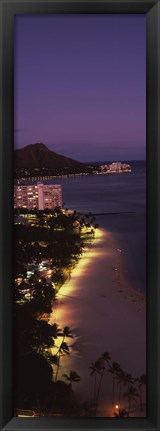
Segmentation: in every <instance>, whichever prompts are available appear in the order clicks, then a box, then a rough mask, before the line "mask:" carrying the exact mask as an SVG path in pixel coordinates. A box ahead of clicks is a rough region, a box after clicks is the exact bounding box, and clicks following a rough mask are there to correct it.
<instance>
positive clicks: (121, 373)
mask: <svg viewBox="0 0 160 431" xmlns="http://www.w3.org/2000/svg"><path fill="white" fill-rule="evenodd" d="M124 379H125V372H124V371H123V370H120V371H119V372H118V373H117V380H118V385H119V397H118V399H119V403H120V401H121V393H122V384H123V382H124Z"/></svg>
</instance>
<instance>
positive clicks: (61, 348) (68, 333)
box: [55, 326, 73, 381]
mask: <svg viewBox="0 0 160 431" xmlns="http://www.w3.org/2000/svg"><path fill="white" fill-rule="evenodd" d="M60 336H62V337H63V339H62V343H61V344H60V346H59V349H58V351H57V356H58V364H57V372H56V377H55V381H57V378H58V371H59V366H60V357H61V355H62V354H64V353H66V354H67V355H68V354H69V347H68V345H67V343H65V338H66V337H68V338H73V335H72V331H71V330H70V328H69V326H65V327H64V329H63V332H62V333H61V334H60Z"/></svg>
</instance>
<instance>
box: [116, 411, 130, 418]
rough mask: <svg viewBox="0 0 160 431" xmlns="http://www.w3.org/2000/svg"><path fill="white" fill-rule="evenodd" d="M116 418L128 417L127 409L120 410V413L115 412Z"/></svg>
mask: <svg viewBox="0 0 160 431" xmlns="http://www.w3.org/2000/svg"><path fill="white" fill-rule="evenodd" d="M114 416H115V417H116V418H126V417H127V416H128V412H127V410H125V409H122V410H121V409H119V412H118V413H117V412H114Z"/></svg>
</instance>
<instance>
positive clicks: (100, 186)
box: [46, 161, 146, 292]
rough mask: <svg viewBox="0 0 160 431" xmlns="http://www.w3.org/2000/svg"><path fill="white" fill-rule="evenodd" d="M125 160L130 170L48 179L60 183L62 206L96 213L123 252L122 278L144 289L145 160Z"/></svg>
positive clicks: (97, 218)
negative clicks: (110, 173) (130, 167)
mask: <svg viewBox="0 0 160 431" xmlns="http://www.w3.org/2000/svg"><path fill="white" fill-rule="evenodd" d="M129 163H130V164H131V166H132V172H131V173H124V174H112V175H93V176H92V175H89V176H82V177H75V178H73V177H72V178H64V179H57V180H52V181H50V182H52V183H53V184H55V183H56V184H62V193H63V202H64V205H65V208H68V209H76V210H78V211H81V212H89V211H91V212H92V213H94V214H99V215H96V222H97V223H98V224H99V226H100V227H102V228H105V229H107V230H109V231H111V232H113V233H114V235H115V237H116V239H117V242H118V244H119V247H120V248H121V249H122V251H123V255H124V271H125V276H126V278H127V279H129V281H130V282H131V283H132V285H133V286H134V287H135V288H136V289H139V290H141V291H143V292H145V290H146V163H145V162H143V161H138V162H129ZM46 182H48V181H46ZM104 213H105V214H104ZM106 213H118V214H106ZM100 214H101V215H100ZM102 214H103V215H102Z"/></svg>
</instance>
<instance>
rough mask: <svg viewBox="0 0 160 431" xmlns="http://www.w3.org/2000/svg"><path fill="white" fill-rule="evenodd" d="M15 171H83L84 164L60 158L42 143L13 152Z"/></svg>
mask: <svg viewBox="0 0 160 431" xmlns="http://www.w3.org/2000/svg"><path fill="white" fill-rule="evenodd" d="M14 166H15V170H19V169H29V170H30V169H35V168H37V169H40V170H41V169H45V168H47V169H51V170H52V169H53V170H57V169H66V168H69V169H70V168H72V169H76V170H77V169H83V168H85V166H86V165H85V164H83V163H80V162H77V161H75V160H72V159H70V158H68V157H64V156H61V155H60V154H57V153H55V152H54V151H51V150H49V149H48V148H47V147H46V145H44V144H42V143H37V144H32V145H27V146H26V147H24V148H21V149H19V150H16V151H15V154H14Z"/></svg>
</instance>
